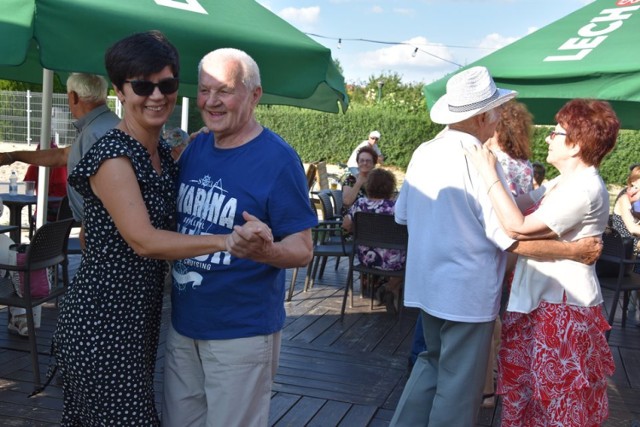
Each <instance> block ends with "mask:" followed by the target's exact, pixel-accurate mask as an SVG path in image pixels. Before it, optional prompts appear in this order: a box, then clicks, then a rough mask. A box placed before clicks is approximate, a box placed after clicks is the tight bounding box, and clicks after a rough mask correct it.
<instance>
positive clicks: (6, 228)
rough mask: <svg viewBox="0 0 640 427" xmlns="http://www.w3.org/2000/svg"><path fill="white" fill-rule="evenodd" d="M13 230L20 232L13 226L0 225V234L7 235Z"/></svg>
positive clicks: (18, 228)
mask: <svg viewBox="0 0 640 427" xmlns="http://www.w3.org/2000/svg"><path fill="white" fill-rule="evenodd" d="M14 230H20V227H18V226H15V225H0V234H3V233H9V232H11V231H14Z"/></svg>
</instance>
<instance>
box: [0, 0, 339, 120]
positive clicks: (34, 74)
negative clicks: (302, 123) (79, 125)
mask: <svg viewBox="0 0 640 427" xmlns="http://www.w3.org/2000/svg"><path fill="white" fill-rule="evenodd" d="M151 29H157V30H160V31H162V32H163V33H164V34H165V35H166V36H167V37H168V38H169V40H171V42H172V43H173V44H174V45H175V46H176V47H177V48H178V50H179V52H180V62H181V73H180V81H181V86H180V95H181V96H187V97H195V94H196V85H197V77H198V76H197V65H198V62H199V61H200V58H202V56H204V55H205V54H206V53H207V52H210V51H212V50H214V49H216V48H220V47H235V48H238V49H242V50H244V51H246V52H247V53H249V55H251V56H252V57H253V58H254V59H255V60H256V62H257V63H258V66H259V67H260V71H261V75H262V84H263V89H264V96H263V98H262V102H263V103H265V104H285V105H293V106H298V107H304V108H311V109H315V110H320V111H326V112H338V111H339V107H338V104H340V105H341V106H342V110H343V111H345V110H346V108H347V105H348V101H347V95H346V90H345V85H344V78H343V77H342V75H341V74H340V72H339V71H338V69H337V68H336V67H335V65H334V63H333V60H332V58H331V51H330V50H329V49H327V48H325V47H324V46H322V45H320V44H318V43H317V42H315V41H314V40H312V39H311V38H309V37H308V36H306V35H305V34H303V33H302V32H300V31H299V30H297V29H296V28H295V27H293V26H291V25H290V24H288V23H287V22H286V21H284V20H282V19H281V18H279V17H278V16H277V15H275V14H273V13H272V12H270V11H269V10H267V9H265V8H264V7H263V6H261V5H259V4H258V3H256V2H255V1H253V0H233V1H228V0H134V1H131V0H107V1H105V0H2V2H0V40H2V41H3V42H2V43H1V44H0V78H1V79H6V80H18V81H26V82H31V83H41V82H42V80H43V78H42V69H43V68H46V69H48V70H53V71H55V72H59V73H60V74H61V76H62V77H66V74H67V73H68V72H73V71H80V72H89V73H95V74H102V75H105V70H104V52H105V50H106V48H107V47H108V46H110V45H111V44H112V43H113V42H115V41H116V40H118V39H121V38H122V37H125V36H127V35H130V34H132V33H135V32H140V31H146V30H151ZM63 81H64V80H63Z"/></svg>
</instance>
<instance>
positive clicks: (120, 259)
mask: <svg viewBox="0 0 640 427" xmlns="http://www.w3.org/2000/svg"><path fill="white" fill-rule="evenodd" d="M159 152H160V157H161V163H162V171H163V173H162V175H161V176H160V175H158V174H157V173H156V171H155V170H154V169H153V167H152V165H151V161H150V157H149V155H148V152H147V151H146V149H145V148H144V147H143V146H142V145H140V144H139V143H138V142H137V141H136V140H134V139H132V138H131V137H130V136H128V135H127V134H125V133H123V132H122V131H120V130H117V129H113V130H111V131H109V132H108V133H107V134H106V135H105V136H104V137H103V138H101V139H100V140H99V141H98V142H96V144H95V145H94V147H93V148H92V149H91V151H89V153H87V154H86V155H85V156H84V158H83V159H82V161H80V163H79V164H78V166H77V167H76V168H75V169H74V170H73V173H72V174H71V176H70V177H69V182H70V183H71V185H72V186H73V187H74V188H76V189H77V190H78V191H79V192H80V194H82V195H83V197H84V200H85V208H84V212H85V223H84V225H85V234H86V243H87V248H86V252H85V254H84V256H83V258H82V262H81V264H80V269H79V270H78V272H77V274H76V276H75V277H74V280H73V282H72V283H71V285H70V287H69V290H68V291H67V294H66V296H65V298H64V302H63V304H62V308H61V311H60V316H59V320H58V325H57V329H56V332H55V335H54V354H55V357H56V362H57V364H58V366H59V368H60V371H61V373H62V379H63V390H64V411H63V416H62V425H63V426H80V425H82V426H98V425H120V426H157V425H159V419H158V414H157V411H156V408H155V403H154V391H153V373H154V368H155V361H156V351H157V347H158V335H159V331H160V314H161V310H162V294H163V283H164V277H165V274H166V272H167V263H166V262H164V261H159V260H152V259H148V258H143V257H140V256H138V255H136V254H135V253H134V251H133V250H132V249H131V247H129V245H127V243H126V242H125V241H124V239H123V238H122V236H121V235H120V233H119V232H118V230H117V228H116V227H115V224H114V223H113V221H112V220H111V217H110V216H109V214H108V213H107V211H106V210H105V209H104V207H103V205H102V203H101V202H100V200H99V199H97V198H96V197H95V196H94V195H93V192H92V191H91V189H90V186H89V180H88V178H89V177H90V176H92V175H94V174H95V173H96V172H97V171H98V168H99V167H100V165H101V164H102V162H103V161H105V160H108V159H111V158H114V157H121V156H125V157H127V158H128V159H130V161H131V164H132V165H133V169H134V171H135V174H136V177H137V179H138V184H139V185H140V190H141V193H142V196H143V199H144V201H145V204H146V206H147V210H148V211H149V217H150V219H151V222H152V224H153V226H154V227H156V228H160V229H173V228H174V222H175V198H176V192H175V178H176V173H177V167H176V166H175V164H174V162H173V161H172V159H171V156H170V151H169V148H168V146H166V145H165V144H160V147H159Z"/></svg>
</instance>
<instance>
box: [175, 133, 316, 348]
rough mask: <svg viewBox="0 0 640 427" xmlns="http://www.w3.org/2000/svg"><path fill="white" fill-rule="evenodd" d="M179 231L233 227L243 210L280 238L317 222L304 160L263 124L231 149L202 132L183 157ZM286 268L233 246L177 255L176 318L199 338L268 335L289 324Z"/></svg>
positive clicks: (241, 221) (240, 221)
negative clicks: (238, 253) (233, 250)
mask: <svg viewBox="0 0 640 427" xmlns="http://www.w3.org/2000/svg"><path fill="white" fill-rule="evenodd" d="M179 165H180V175H179V179H178V203H177V205H178V231H179V232H180V233H185V234H229V233H231V232H232V230H233V226H234V225H236V224H238V225H241V224H244V222H245V221H244V219H243V218H242V212H243V211H247V212H248V213H250V214H252V215H255V216H256V217H258V218H259V219H260V220H261V221H263V222H265V223H266V224H268V225H269V227H271V229H272V232H273V235H274V238H275V240H276V241H277V240H281V239H282V238H284V237H286V236H288V235H290V234H294V233H297V232H300V231H303V230H306V229H308V228H311V227H313V226H315V225H316V224H317V215H316V213H315V212H313V210H312V209H311V205H310V203H309V193H308V188H307V183H306V177H305V174H304V168H303V166H302V162H301V161H300V158H299V157H298V155H297V153H296V152H295V151H294V150H293V149H292V148H291V147H290V146H289V145H288V144H287V143H286V142H285V141H284V140H283V139H282V138H280V137H279V136H278V135H276V134H275V133H273V132H272V131H270V130H268V129H264V130H263V131H262V133H260V135H258V137H256V138H255V139H254V140H252V141H249V142H248V143H246V144H244V145H242V146H240V147H237V148H232V149H218V148H215V147H214V143H213V134H211V133H209V134H202V135H199V136H198V137H197V138H196V139H194V140H193V142H191V144H189V146H188V147H187V148H186V150H185V151H184V152H183V153H182V155H181V156H180V160H179ZM284 282H285V270H283V269H280V268H276V267H273V266H270V265H267V264H262V263H257V262H253V261H251V260H248V259H239V258H235V257H232V256H231V255H230V254H229V253H228V252H226V251H223V252H217V253H214V254H210V255H204V256H200V257H194V258H189V259H185V260H181V261H176V262H175V263H174V268H173V289H172V295H171V302H172V322H173V327H174V328H175V329H176V331H178V332H179V333H180V334H182V335H185V336H188V337H191V338H194V339H204V340H207V339H232V338H242V337H250V336H256V335H266V334H271V333H274V332H277V331H279V330H280V329H282V327H283V325H284V320H285V317H286V313H285V310H284V289H285V283H284Z"/></svg>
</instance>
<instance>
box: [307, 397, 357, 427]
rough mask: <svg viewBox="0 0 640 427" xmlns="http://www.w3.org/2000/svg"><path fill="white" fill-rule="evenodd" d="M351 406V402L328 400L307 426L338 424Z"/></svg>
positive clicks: (316, 426) (318, 426)
mask: <svg viewBox="0 0 640 427" xmlns="http://www.w3.org/2000/svg"><path fill="white" fill-rule="evenodd" d="M351 406H352V405H351V404H350V403H345V402H336V401H332V400H331V401H327V403H326V404H325V405H324V406H323V407H322V408H321V409H320V411H318V413H317V414H316V415H315V416H314V417H313V418H312V419H311V420H309V422H308V423H307V424H306V426H305V427H326V426H337V425H338V424H339V423H340V421H341V420H342V418H343V417H344V416H345V414H346V413H347V412H348V411H349V409H350V408H351Z"/></svg>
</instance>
